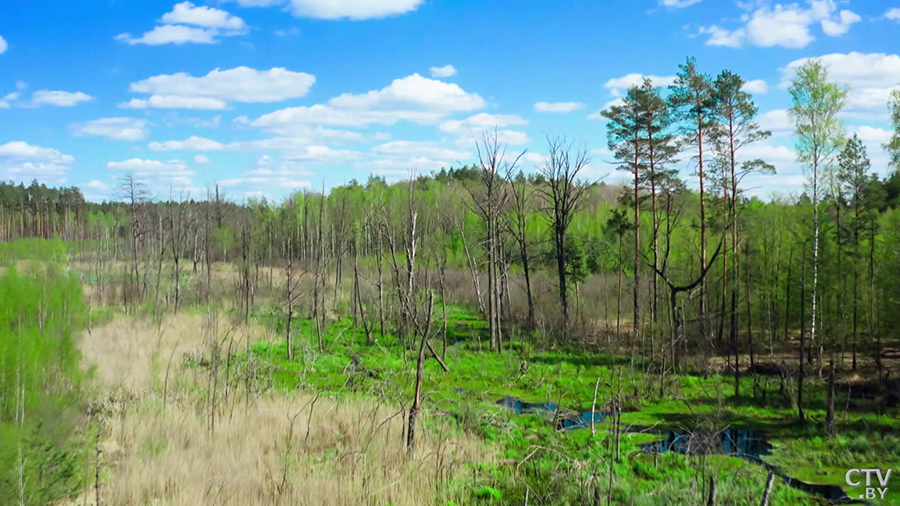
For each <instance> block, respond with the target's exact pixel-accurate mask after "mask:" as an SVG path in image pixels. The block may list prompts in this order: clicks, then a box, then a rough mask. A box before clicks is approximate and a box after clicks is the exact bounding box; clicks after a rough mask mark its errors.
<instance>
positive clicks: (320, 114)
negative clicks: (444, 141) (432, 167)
mask: <svg viewBox="0 0 900 506" xmlns="http://www.w3.org/2000/svg"><path fill="white" fill-rule="evenodd" d="M443 116H444V114H443V113H441V112H434V111H421V110H412V109H395V110H387V111H367V110H355V109H340V108H335V107H330V106H327V105H322V104H316V105H313V106H309V107H307V106H302V107H288V108H285V109H279V110H277V111H273V112H270V113H268V114H264V115H262V116H260V117H259V118H257V119H255V120H249V119H246V123H247V124H248V125H250V126H253V127H258V128H261V129H263V130H266V131H270V132H273V133H279V134H285V133H290V132H297V131H305V130H306V129H307V128H308V127H309V125H326V126H342V127H354V128H364V127H367V126H369V125H371V124H373V123H376V124H380V125H393V124H395V123H396V122H397V121H400V120H403V121H411V122H414V123H425V124H427V123H435V122H437V121H439V120H440V119H441V118H442V117H443Z"/></svg>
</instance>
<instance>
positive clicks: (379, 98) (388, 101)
mask: <svg viewBox="0 0 900 506" xmlns="http://www.w3.org/2000/svg"><path fill="white" fill-rule="evenodd" d="M328 104H329V105H331V106H333V107H340V108H345V109H362V110H369V109H383V108H398V107H413V108H416V109H426V110H434V111H443V112H460V111H472V110H475V109H481V108H482V107H485V105H486V103H485V101H484V99H482V98H481V97H480V96H478V95H477V94H475V93H466V92H465V91H464V90H463V89H462V88H460V87H459V86H458V85H456V84H452V83H445V82H443V81H437V80H434V79H428V78H427V77H422V76H420V75H419V74H413V75H411V76H408V77H404V78H402V79H395V80H394V81H393V82H391V84H390V86H387V87H385V88H382V89H381V90H378V91H375V90H373V91H370V92H368V93H362V94H352V93H345V94H343V95H340V96H338V97H335V98H332V99H331V100H329V101H328Z"/></svg>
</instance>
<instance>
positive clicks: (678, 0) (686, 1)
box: [659, 0, 703, 9]
mask: <svg viewBox="0 0 900 506" xmlns="http://www.w3.org/2000/svg"><path fill="white" fill-rule="evenodd" d="M702 1H703V0H659V5H662V6H663V7H668V8H670V9H684V8H685V7H690V6H692V5H694V4H698V3H700V2H702Z"/></svg>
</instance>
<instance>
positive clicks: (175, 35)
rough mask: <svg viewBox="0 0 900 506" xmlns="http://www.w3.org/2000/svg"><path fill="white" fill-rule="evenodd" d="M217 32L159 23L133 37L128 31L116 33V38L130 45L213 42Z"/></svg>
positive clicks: (215, 39)
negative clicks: (140, 34)
mask: <svg viewBox="0 0 900 506" xmlns="http://www.w3.org/2000/svg"><path fill="white" fill-rule="evenodd" d="M218 34H219V32H218V31H217V30H215V29H211V28H196V27H192V26H182V25H160V26H157V27H156V28H154V29H153V30H150V31H149V32H145V33H144V34H143V35H142V36H140V37H138V38H134V37H132V36H131V34H130V33H120V34H119V35H116V40H117V41H119V42H124V43H126V44H128V45H130V46H134V45H137V44H144V45H147V46H161V45H163V44H176V45H180V44H189V43H190V44H215V43H216V42H218V39H217V38H216V37H217V36H218Z"/></svg>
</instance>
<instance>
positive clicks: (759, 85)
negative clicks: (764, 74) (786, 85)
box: [741, 79, 769, 94]
mask: <svg viewBox="0 0 900 506" xmlns="http://www.w3.org/2000/svg"><path fill="white" fill-rule="evenodd" d="M741 89H742V90H743V91H746V92H747V93H756V94H762V93H765V92H767V91H769V86H768V85H767V84H766V82H765V81H763V80H762V79H756V80H755V81H747V82H746V83H744V87H743V88H741Z"/></svg>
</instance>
